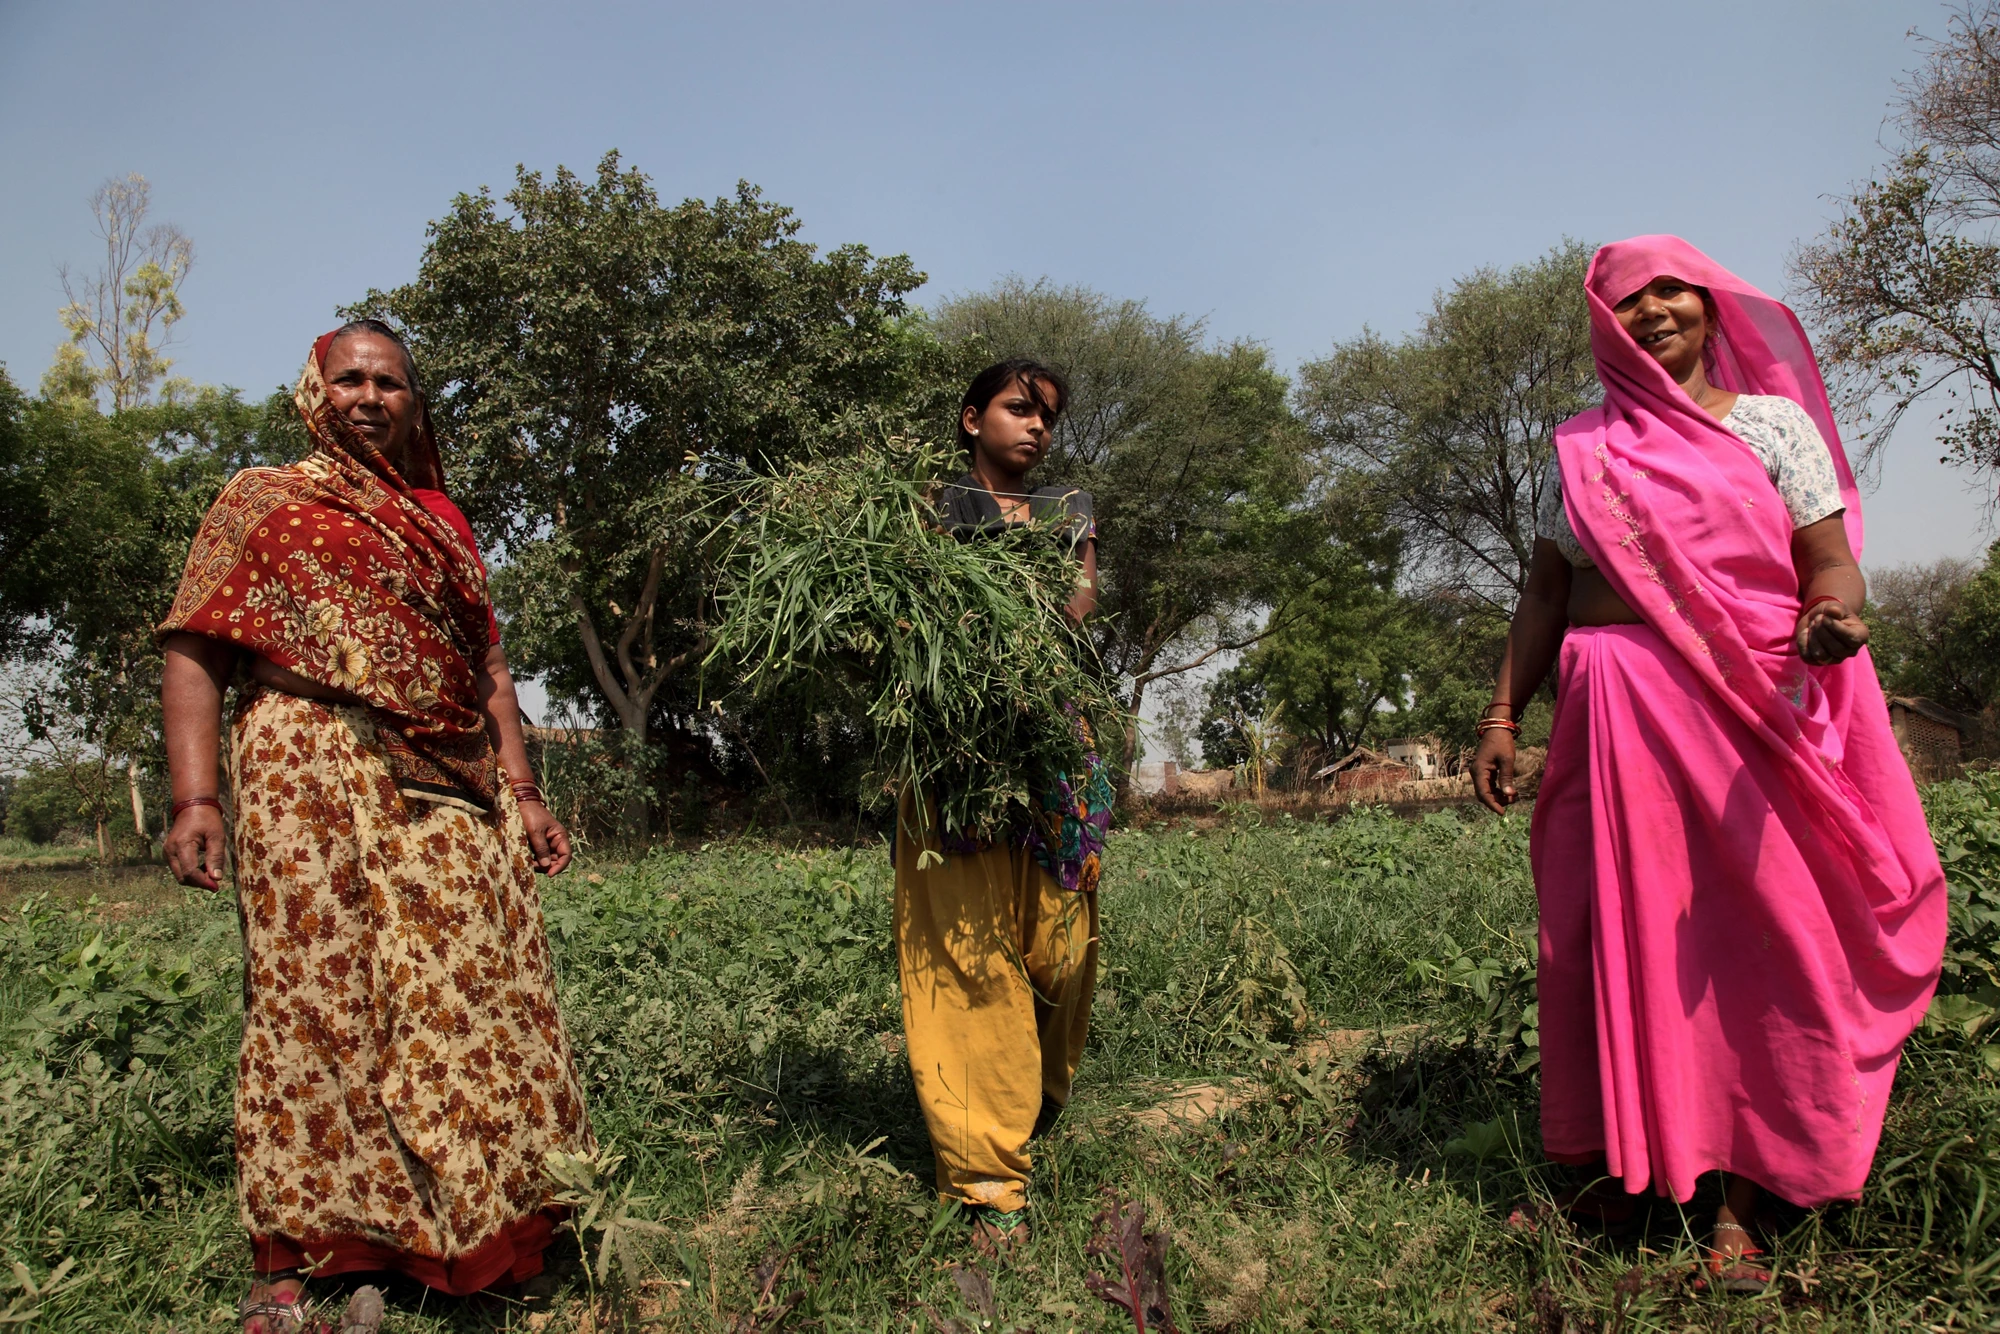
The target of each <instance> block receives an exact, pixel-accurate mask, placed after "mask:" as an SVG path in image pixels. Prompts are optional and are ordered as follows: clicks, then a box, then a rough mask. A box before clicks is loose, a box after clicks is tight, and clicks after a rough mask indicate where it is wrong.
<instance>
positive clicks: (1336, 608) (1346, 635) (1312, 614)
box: [1245, 568, 1416, 763]
mask: <svg viewBox="0 0 2000 1334" xmlns="http://www.w3.org/2000/svg"><path fill="white" fill-rule="evenodd" d="M1392 579H1393V570H1392V569H1383V568H1378V569H1376V570H1372V571H1371V570H1367V569H1357V570H1355V571H1353V573H1352V574H1350V575H1349V576H1348V577H1347V578H1345V579H1330V580H1327V581H1326V582H1324V583H1323V584H1322V585H1321V587H1322V589H1324V590H1325V591H1324V593H1323V594H1322V596H1320V597H1316V598H1313V599H1311V600H1310V601H1309V602H1308V603H1307V605H1306V608H1305V610H1304V612H1303V614H1301V615H1298V616H1296V617H1294V618H1293V619H1290V620H1288V621H1286V622H1285V623H1284V624H1282V625H1281V626H1279V628H1278V629H1277V630H1276V631H1275V632H1274V633H1273V634H1272V635H1271V636H1270V637H1269V638H1268V639H1265V640H1264V641H1263V642H1262V643H1260V644H1258V645H1257V646H1256V647H1255V648H1253V649H1251V650H1250V653H1249V654H1248V656H1247V658H1246V660H1245V661H1246V665H1247V666H1248V667H1249V668H1250V670H1252V671H1253V672H1255V673H1256V674H1257V675H1258V677H1259V679H1260V680H1261V681H1262V682H1263V684H1264V689H1265V693H1266V696H1267V698H1268V699H1270V700H1272V701H1274V702H1277V703H1280V704H1282V705H1283V706H1284V709H1285V713H1284V718H1285V727H1286V730H1287V731H1288V732H1289V733H1290V734H1291V736H1292V737H1293V738H1295V740H1296V741H1297V742H1299V743H1300V744H1302V745H1303V746H1304V748H1305V750H1306V751H1309V752H1310V753H1311V756H1312V757H1321V758H1320V762H1321V763H1325V762H1327V761H1331V760H1336V759H1339V758H1340V757H1341V756H1342V755H1345V754H1346V753H1347V752H1349V751H1350V750H1353V749H1354V748H1355V747H1356V746H1358V745H1361V744H1363V742H1364V741H1367V740H1371V739H1374V738H1376V737H1378V736H1380V735H1381V733H1382V730H1383V727H1384V724H1385V722H1389V721H1390V720H1392V719H1394V718H1395V717H1396V714H1394V713H1393V712H1392V713H1385V712H1383V709H1384V706H1387V707H1388V708H1390V709H1394V708H1396V707H1397V706H1400V705H1401V704H1402V703H1403V702H1404V695H1405V692H1406V689H1407V682H1408V678H1409V674H1410V669H1411V667H1412V665H1413V664H1412V658H1413V652H1412V650H1413V649H1414V647H1415V643H1416V638H1415V636H1414V635H1413V634H1412V633H1411V631H1410V627H1409V625H1408V622H1407V615H1406V607H1405V604H1404V600H1403V599H1401V598H1399V597H1397V596H1396V594H1395V592H1394V591H1393V590H1392V589H1391V587H1390V586H1389V585H1390V582H1391V580H1392Z"/></svg>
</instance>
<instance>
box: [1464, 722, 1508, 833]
mask: <svg viewBox="0 0 2000 1334" xmlns="http://www.w3.org/2000/svg"><path fill="white" fill-rule="evenodd" d="M1472 793H1473V795H1474V796H1476V797H1478V798H1479V804H1480V805H1482V806H1484V807H1486V809H1488V810H1490V811H1492V812H1493V813H1494V814H1496V815H1505V814H1506V813H1507V808H1508V807H1509V806H1511V805H1513V804H1514V734H1513V733H1512V732H1510V731H1509V730H1507V729H1506V728H1504V727H1489V728H1487V729H1486V730H1485V731H1484V732H1481V733H1480V734H1479V749H1478V750H1476V751H1474V752H1473V755H1472Z"/></svg>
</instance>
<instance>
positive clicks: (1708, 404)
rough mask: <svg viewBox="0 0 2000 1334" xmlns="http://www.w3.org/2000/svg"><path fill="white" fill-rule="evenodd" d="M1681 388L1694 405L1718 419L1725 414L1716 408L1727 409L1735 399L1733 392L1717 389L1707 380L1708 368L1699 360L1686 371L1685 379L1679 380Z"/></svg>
mask: <svg viewBox="0 0 2000 1334" xmlns="http://www.w3.org/2000/svg"><path fill="white" fill-rule="evenodd" d="M1681 388H1682V389H1683V390H1685V391H1686V393H1687V396H1688V397H1689V398H1691V399H1693V400H1694V405H1695V406H1696V407H1698V408H1700V409H1701V410H1702V411H1703V412H1706V413H1707V414H1708V415H1709V416H1711V417H1714V418H1715V419H1716V420H1718V421H1720V420H1721V419H1722V417H1723V416H1724V415H1726V414H1725V413H1724V412H1718V411H1716V409H1717V408H1724V409H1727V408H1728V407H1729V406H1730V405H1732V404H1734V403H1735V401H1736V395H1735V394H1732V393H1728V392H1726V391H1724V390H1721V389H1717V388H1716V387H1715V386H1714V385H1712V384H1710V383H1709V382H1708V370H1707V368H1706V367H1705V366H1703V365H1702V363H1701V362H1699V361H1697V362H1696V363H1695V364H1694V369H1693V370H1692V371H1689V372H1688V377H1687V379H1685V380H1682V381H1681Z"/></svg>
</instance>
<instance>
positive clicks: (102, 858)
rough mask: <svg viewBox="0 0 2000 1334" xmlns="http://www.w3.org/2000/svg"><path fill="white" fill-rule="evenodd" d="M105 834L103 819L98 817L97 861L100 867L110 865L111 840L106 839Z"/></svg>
mask: <svg viewBox="0 0 2000 1334" xmlns="http://www.w3.org/2000/svg"><path fill="white" fill-rule="evenodd" d="M106 834H107V830H106V829H105V819H104V817H103V816H101V815H100V816H98V817H97V860H98V863H99V864H100V865H104V866H109V865H110V864H111V840H110V839H109V838H107V837H106Z"/></svg>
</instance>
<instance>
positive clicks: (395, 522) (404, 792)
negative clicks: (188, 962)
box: [161, 336, 591, 1293]
mask: <svg viewBox="0 0 2000 1334" xmlns="http://www.w3.org/2000/svg"><path fill="white" fill-rule="evenodd" d="M330 343H331V336H328V337H326V338H322V339H321V340H320V341H319V342H318V343H317V344H315V346H314V348H313V354H312V356H311V357H310V359H308V361H307V363H306V369H305V373H304V375H303V376H302V377H301V379H300V381H299V387H298V394H297V402H298V405H299V410H300V412H301V413H302V414H303V415H304V417H305V420H306V425H307V429H308V430H309V431H310V433H311V435H312V440H313V445H314V448H313V451H312V453H311V454H309V455H308V456H307V457H306V458H305V459H304V460H302V461H301V462H299V463H295V464H292V465H290V466H287V467H283V468H251V469H247V470H245V471H244V472H241V473H239V474H237V476H236V477H235V478H234V479H232V480H231V482H230V483H229V485H228V486H227V487H226V488H225V489H224V491H223V492H222V494H221V496H219V497H218V498H217V500H216V502H215V505H214V507H213V508H212V509H211V510H210V511H209V514H208V517H207V519H206V520H205V521H204V522H203V524H202V527H201V531H200V533H199V534H198V535H197V537H196V538H195V542H194V546H193V548H192V550H191V551H190V553H189V555H188V563H187V570H186V573H185V575H184V576H183V579H182V583H181V588H180V592H179V595H178V596H177V597H176V599H175V601H174V606H173V610H172V612H171V613H170V614H169V616H168V618H167V620H166V622H165V623H164V624H163V625H162V626H161V633H163V634H164V633H168V632H174V631H188V632H193V633H196V634H202V635H207V636H210V637H212V638H215V639H218V640H221V641H223V642H225V643H228V644H230V645H232V646H234V647H238V648H243V649H247V650H249V651H251V652H253V653H257V654H260V655H262V656H263V657H265V658H268V659H270V660H271V661H272V662H274V663H276V664H278V665H279V666H281V667H285V668H288V669H290V670H291V671H293V672H296V673H298V674H299V675H300V676H303V677H306V678H307V679H309V680H312V681H315V682H318V683H320V684H323V685H327V686H331V687H334V688H336V689H338V690H341V691H344V692H346V693H348V694H349V695H352V696H354V697H356V698H357V699H359V700H360V701H362V702H361V703H360V704H358V705H345V706H343V705H337V704H330V703H327V702H324V701H321V700H315V699H305V698H300V697H298V696H293V695H287V694H283V693H280V692H277V691H273V690H266V689H259V688H249V689H246V690H244V691H243V692H242V693H241V695H240V697H239V702H238V706H237V709H236V713H235V717H234V720H233V723H232V726H231V734H230V738H229V746H228V750H229V762H230V792H231V798H232V803H231V804H232V807H233V815H234V825H235V827H234V831H233V844H234V852H235V862H236V865H235V871H236V885H237V894H238V901H239V906H240V912H241V915H242V922H243V936H244V947H245V953H246V961H245V971H244V1029H243V1046H242V1056H241V1061H240V1065H239V1072H238V1083H237V1093H236V1161H237V1174H238V1188H239V1194H240V1200H241V1209H242V1217H243V1223H244V1226H245V1227H246V1228H247V1229H248V1230H249V1232H250V1235H251V1240H252V1243H253V1247H254V1249H255V1252H256V1256H255V1259H256V1267H257V1269H258V1270H259V1271H260V1272H270V1271H271V1270H274V1269H282V1268H292V1267H303V1268H310V1269H312V1270H313V1271H314V1272H315V1273H317V1274H321V1275H326V1274H338V1273H345V1272H351V1271H356V1270H376V1269H393V1270H399V1271H401V1272H403V1273H406V1274H409V1275H410V1276H412V1277H414V1278H416V1279H418V1280H420V1281H422V1282H424V1283H426V1284H429V1285H430V1286H432V1287H435V1288H440V1289H443V1290H445V1291H448V1292H453V1293H467V1292H474V1291H477V1290H479V1289H481V1288H484V1287H487V1286H489V1285H491V1284H493V1283H496V1282H504V1281H508V1280H516V1281H518V1280H520V1279H523V1278H527V1277H530V1276H531V1275H533V1274H534V1273H536V1272H538V1271H539V1270H540V1268H541V1264H542V1251H543V1249H544V1248H545V1247H546V1246H547V1244H548V1241H549V1238H550V1235H551V1229H552V1225H553V1223H554V1221H555V1220H556V1218H557V1217H558V1215H557V1213H556V1212H555V1211H553V1210H551V1209H550V1208H549V1207H548V1201H549V1195H550V1187H549V1185H548V1182H547V1180H546V1178H545V1177H544V1174H543V1170H542V1163H543V1160H544V1158H545V1157H546V1156H547V1155H548V1154H550V1153H552V1152H571V1153H575V1152H583V1151H586V1150H588V1149H589V1148H590V1147H591V1135H590V1128H589V1123H588V1120H587V1118H586V1116H585V1113H584V1106H583V1096H582V1090H581V1087H580V1084H579V1082H578V1079H577V1074H576V1068H575V1061H574V1059H573V1057H572V1055H571V1052H570V1047H569V1041H568V1038H567V1037H566V1035H565V1034H564V1032H563V1026H562V1020H561V1017H560V1016H559V1015H558V1013H557V1010H556V992H555V977H554V973H553V970H552V968H551V963H550V958H549V951H548V941H547V938H546V934H545V932H544V930H543V926H542V912H541V901H540V897H539V894H538V891H537V889H536V885H535V876H534V872H533V868H532V867H531V865H530V864H529V861H528V854H527V843H526V839H525V836H524V834H523V830H522V826H521V819H520V813H519V811H518V810H517V809H516V807H515V805H514V800H513V794H512V792H511V790H510V789H509V788H508V787H507V786H506V785H505V784H504V783H501V782H500V781H499V765H498V762H497V759H496V757H495V754H494V750H493V747H492V744H491V742H490V741H489V739H488V737H487V733H486V726H485V719H484V716H483V714H482V713H481V711H480V708H479V701H478V695H477V693H476V689H475V685H474V680H475V677H474V665H475V664H476V663H478V662H479V661H480V660H481V659H483V657H484V656H485V653H486V650H487V647H488V645H489V644H490V643H492V642H493V628H492V627H493V621H492V610H491V606H490V603H489V601H488V598H487V593H486V576H485V570H484V568H483V567H482V566H481V564H480V561H479V556H478V552H477V551H476V550H475V549H473V547H472V546H471V544H470V542H469V541H468V540H466V538H465V537H462V536H461V535H460V533H461V531H465V532H467V533H468V534H469V530H464V529H463V528H462V520H459V522H458V523H454V522H453V520H454V519H458V518H459V516H457V514H456V511H455V510H451V509H450V508H449V502H446V501H444V500H443V498H442V496H441V495H440V494H439V493H438V489H437V488H438V486H439V483H440V481H441V478H440V475H439V469H438V465H437V451H436V446H435V443H434V438H433V436H432V433H431V430H430V423H429V420H428V418H426V420H425V422H424V426H423V431H422V433H421V436H420V439H419V440H418V442H417V446H416V448H415V449H413V450H412V457H411V459H410V461H409V469H410V473H411V477H410V478H409V479H407V480H406V479H405V478H404V477H403V476H402V475H401V474H399V473H398V471H397V470H396V469H395V468H394V467H392V466H390V464H389V463H388V462H387V461H386V460H385V459H383V458H382V456H381V455H380V454H379V453H378V452H377V451H375V450H374V449H373V447H372V446H370V445H369V444H368V443H367V442H366V441H364V440H363V439H361V438H360V437H359V436H358V435H357V434H356V433H355V432H354V431H353V430H352V429H351V428H350V427H349V426H348V425H347V423H346V422H345V421H344V420H342V419H341V418H340V417H338V416H337V415H336V414H335V413H334V412H333V411H332V409H331V407H330V405H329V404H328V402H327V397H326V389H325V384H324V382H323V380H322V379H321V370H322V367H323V364H324V358H325V355H326V352H327V349H328V347H329V345H330ZM412 482H415V483H417V484H418V485H417V486H413V485H412V484H411V483H412ZM438 511H442V513H440V512H438Z"/></svg>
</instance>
